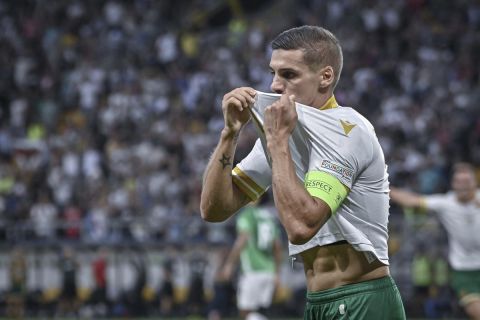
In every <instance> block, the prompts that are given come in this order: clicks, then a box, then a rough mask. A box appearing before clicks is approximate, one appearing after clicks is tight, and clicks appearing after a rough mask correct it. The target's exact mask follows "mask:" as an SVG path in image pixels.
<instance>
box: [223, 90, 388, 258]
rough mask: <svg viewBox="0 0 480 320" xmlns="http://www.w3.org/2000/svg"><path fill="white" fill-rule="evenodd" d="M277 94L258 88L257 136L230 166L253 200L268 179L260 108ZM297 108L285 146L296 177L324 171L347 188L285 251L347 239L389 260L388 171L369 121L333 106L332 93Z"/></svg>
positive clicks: (351, 110) (371, 255)
mask: <svg viewBox="0 0 480 320" xmlns="http://www.w3.org/2000/svg"><path fill="white" fill-rule="evenodd" d="M278 98H279V95H277V94H266V93H262V92H257V96H256V103H255V105H254V108H253V110H254V120H255V122H256V124H257V131H258V132H259V136H260V139H258V140H257V141H256V143H255V146H254V147H253V149H252V151H251V152H250V154H248V155H247V157H246V158H245V159H243V160H242V161H241V162H240V163H239V164H238V165H237V166H236V167H235V168H234V169H233V171H232V175H233V181H234V183H235V184H236V185H237V186H238V187H239V188H240V189H242V191H244V192H245V193H246V194H247V195H248V196H249V197H250V198H252V200H254V199H256V198H258V197H259V196H260V195H261V194H262V193H263V192H265V190H267V189H268V188H269V187H270V185H271V182H272V171H271V167H270V164H269V160H268V159H267V157H266V152H265V150H266V143H265V136H264V134H263V129H262V124H263V111H264V109H265V108H266V107H267V106H268V105H271V104H272V103H273V102H274V101H275V100H277V99H278ZM296 108H297V114H298V122H297V126H296V128H295V130H294V131H293V132H292V136H291V137H290V141H289V145H290V151H291V154H292V160H293V162H294V164H295V170H296V174H297V176H298V178H299V179H300V180H301V181H302V182H305V175H306V174H307V173H308V172H311V171H324V172H326V173H328V174H330V175H332V176H334V177H336V178H337V179H338V180H339V181H340V182H341V183H342V184H343V185H345V186H346V187H348V188H349V190H350V193H349V194H348V196H347V198H345V200H344V201H343V203H342V204H341V205H340V207H339V208H338V210H337V211H336V213H332V216H331V218H330V219H329V220H328V221H327V223H325V224H324V225H323V226H322V228H320V230H319V231H318V232H317V234H316V235H315V236H314V237H313V238H312V239H311V240H310V241H308V242H307V243H305V244H303V245H293V244H290V245H289V251H290V255H295V254H298V253H300V252H303V251H305V250H308V249H310V248H312V247H315V246H323V245H327V244H330V243H334V242H338V241H342V240H346V241H348V242H349V243H350V244H351V245H352V246H353V247H354V248H355V249H356V250H358V251H363V252H365V255H366V257H367V258H368V259H369V261H373V260H374V259H375V257H376V258H377V259H378V260H380V261H381V262H382V263H384V264H388V252H387V240H388V232H387V225H388V215H389V211H388V209H389V185H388V174H387V168H386V166H385V159H384V155H383V151H382V149H381V147H380V144H379V142H378V139H377V137H376V134H375V131H374V129H373V126H372V125H371V124H370V122H369V121H368V120H366V119H365V118H364V117H363V116H361V115H360V114H359V113H358V112H356V111H355V110H353V109H352V108H348V107H340V106H338V104H337V102H336V101H335V97H333V96H332V97H331V98H330V99H329V100H328V101H327V103H326V104H325V106H324V107H323V108H321V110H319V109H316V108H312V107H309V106H305V105H302V104H299V103H297V104H296Z"/></svg>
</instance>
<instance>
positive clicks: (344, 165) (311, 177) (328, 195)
mask: <svg viewBox="0 0 480 320" xmlns="http://www.w3.org/2000/svg"><path fill="white" fill-rule="evenodd" d="M357 131H358V132H355V130H354V131H353V132H351V133H350V134H349V135H345V136H339V135H337V136H336V139H337V141H335V143H332V146H331V147H329V148H325V147H323V148H312V152H311V154H310V163H309V167H308V172H307V174H306V176H305V187H306V189H307V190H308V192H309V193H310V194H311V195H312V196H315V197H318V198H320V199H322V200H323V201H325V202H326V203H327V204H328V205H329V207H330V209H331V211H332V214H334V213H335V212H336V210H337V209H338V208H339V206H340V205H341V203H342V202H343V200H344V199H345V198H346V197H347V195H348V193H349V192H350V190H351V189H352V187H353V184H354V182H355V179H356V177H357V176H358V175H359V173H360V172H361V171H362V170H363V169H364V168H366V167H367V166H368V163H369V161H371V158H372V143H371V142H370V141H369V140H368V139H369V137H371V136H370V135H367V134H365V133H364V132H362V131H361V130H360V128H357Z"/></svg>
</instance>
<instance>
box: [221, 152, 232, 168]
mask: <svg viewBox="0 0 480 320" xmlns="http://www.w3.org/2000/svg"><path fill="white" fill-rule="evenodd" d="M230 158H231V157H227V156H226V155H225V154H222V159H220V160H218V161H220V163H221V164H222V166H223V169H225V168H226V167H228V166H231V165H232V164H231V163H230Z"/></svg>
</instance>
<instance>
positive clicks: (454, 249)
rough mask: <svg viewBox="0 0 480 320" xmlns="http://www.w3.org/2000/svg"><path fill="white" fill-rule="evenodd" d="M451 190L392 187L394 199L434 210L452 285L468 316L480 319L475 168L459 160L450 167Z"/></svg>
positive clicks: (479, 209) (479, 195)
mask: <svg viewBox="0 0 480 320" xmlns="http://www.w3.org/2000/svg"><path fill="white" fill-rule="evenodd" d="M451 185H452V191H450V192H448V193H446V194H434V195H429V196H425V195H419V194H416V193H413V192H410V191H407V190H402V189H397V188H394V187H392V188H391V191H390V197H391V199H392V201H393V202H395V203H398V204H400V205H402V206H405V207H413V208H419V209H423V210H419V212H428V211H433V212H435V213H437V215H438V218H439V219H440V222H441V223H442V224H443V226H444V227H445V230H446V231H447V234H448V242H449V248H448V249H449V250H448V260H449V263H450V266H451V268H452V269H453V270H452V286H453V288H454V289H455V291H456V293H457V295H458V298H459V299H460V305H461V306H462V307H463V308H464V310H465V312H466V313H467V314H468V316H469V317H470V318H471V319H480V233H479V232H480V190H478V189H477V181H476V178H475V171H474V168H473V167H472V166H471V165H470V164H467V163H458V164H456V165H455V166H454V168H453V176H452V182H451Z"/></svg>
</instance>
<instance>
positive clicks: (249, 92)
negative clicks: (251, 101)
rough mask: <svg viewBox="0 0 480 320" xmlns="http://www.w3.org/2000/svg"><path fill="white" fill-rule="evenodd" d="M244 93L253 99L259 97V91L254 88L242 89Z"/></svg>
mask: <svg viewBox="0 0 480 320" xmlns="http://www.w3.org/2000/svg"><path fill="white" fill-rule="evenodd" d="M241 89H242V90H243V91H245V92H247V93H248V94H249V95H250V96H251V97H252V98H254V97H255V96H256V95H257V91H256V90H255V89H253V88H250V87H242V88H241Z"/></svg>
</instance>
